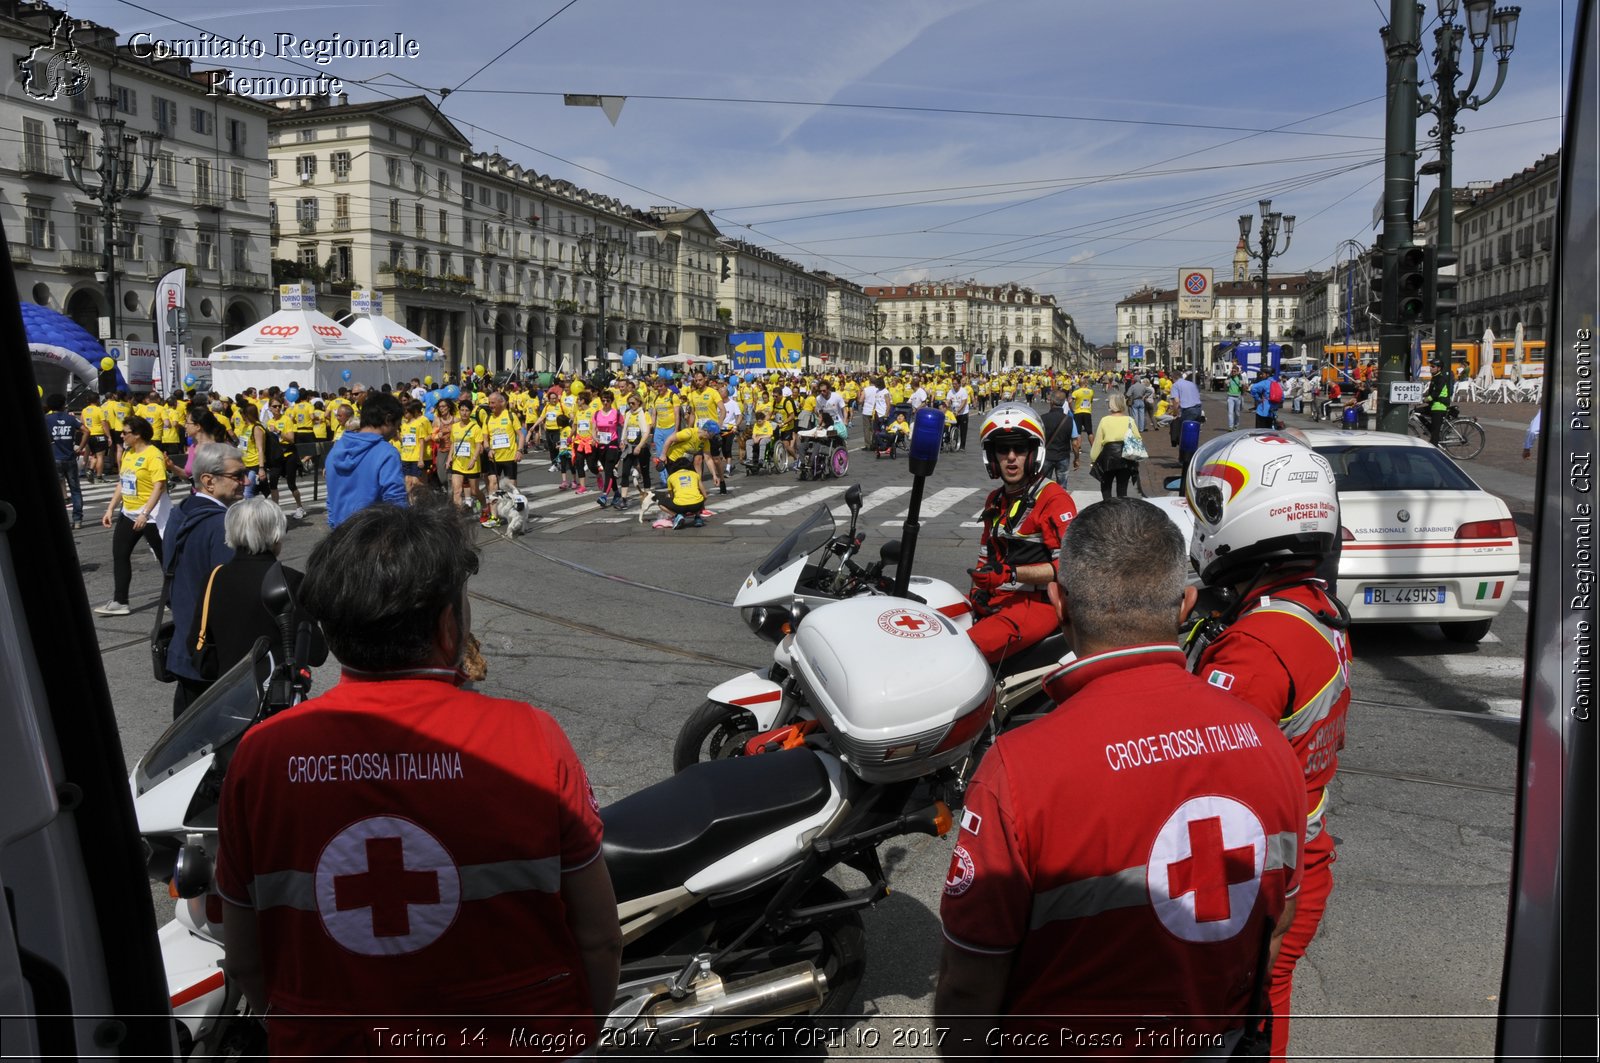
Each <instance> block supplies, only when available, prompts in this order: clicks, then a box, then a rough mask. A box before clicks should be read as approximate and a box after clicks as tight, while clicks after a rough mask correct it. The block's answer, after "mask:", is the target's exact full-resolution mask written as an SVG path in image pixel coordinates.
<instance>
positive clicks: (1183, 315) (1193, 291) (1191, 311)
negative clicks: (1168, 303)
mask: <svg viewBox="0 0 1600 1063" xmlns="http://www.w3.org/2000/svg"><path fill="white" fill-rule="evenodd" d="M1211 279H1212V278H1211V268H1210V267H1209V266H1193V267H1190V268H1189V269H1180V270H1179V271H1178V320H1180V321H1184V320H1197V321H1205V320H1207V319H1209V318H1210V317H1211V310H1212V302H1213V299H1212V289H1211Z"/></svg>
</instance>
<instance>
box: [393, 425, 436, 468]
mask: <svg viewBox="0 0 1600 1063" xmlns="http://www.w3.org/2000/svg"><path fill="white" fill-rule="evenodd" d="M432 433H433V425H431V424H429V423H428V419H427V418H426V417H413V418H411V419H410V420H406V421H401V422H400V435H399V436H398V437H397V438H398V440H399V443H400V460H401V461H409V462H419V461H422V460H423V459H424V455H426V453H427V450H428V439H429V438H430V437H431V435H432Z"/></svg>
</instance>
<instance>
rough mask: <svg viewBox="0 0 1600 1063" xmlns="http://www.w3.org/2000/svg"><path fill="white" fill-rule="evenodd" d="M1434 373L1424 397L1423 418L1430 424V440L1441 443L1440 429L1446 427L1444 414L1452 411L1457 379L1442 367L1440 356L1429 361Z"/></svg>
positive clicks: (1433, 442)
mask: <svg viewBox="0 0 1600 1063" xmlns="http://www.w3.org/2000/svg"><path fill="white" fill-rule="evenodd" d="M1428 364H1429V366H1431V367H1432V369H1433V375H1432V376H1430V377H1429V378H1428V393H1427V394H1426V395H1424V396H1423V397H1422V403H1423V406H1424V407H1425V410H1424V412H1423V415H1422V417H1423V420H1424V421H1426V422H1427V424H1428V442H1430V443H1432V444H1433V445H1434V446H1438V445H1439V431H1440V430H1441V429H1442V428H1444V415H1445V414H1447V413H1449V412H1450V399H1451V397H1452V396H1453V395H1454V393H1455V379H1454V378H1453V377H1452V376H1451V374H1450V372H1449V371H1448V370H1446V369H1444V368H1442V367H1441V366H1440V364H1439V359H1438V358H1433V359H1431V360H1430V361H1429V362H1428Z"/></svg>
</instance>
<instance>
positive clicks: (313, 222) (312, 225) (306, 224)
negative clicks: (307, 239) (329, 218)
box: [300, 218, 317, 234]
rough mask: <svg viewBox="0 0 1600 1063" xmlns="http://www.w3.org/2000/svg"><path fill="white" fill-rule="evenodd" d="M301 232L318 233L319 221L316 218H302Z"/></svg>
mask: <svg viewBox="0 0 1600 1063" xmlns="http://www.w3.org/2000/svg"><path fill="white" fill-rule="evenodd" d="M300 231H301V232H302V233H306V234H310V233H314V232H316V231H317V219H315V218H301V219H300Z"/></svg>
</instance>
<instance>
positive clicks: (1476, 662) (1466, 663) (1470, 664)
mask: <svg viewBox="0 0 1600 1063" xmlns="http://www.w3.org/2000/svg"><path fill="white" fill-rule="evenodd" d="M1438 660H1439V662H1440V663H1441V664H1443V665H1444V667H1445V671H1447V672H1452V673H1454V674H1455V675H1458V676H1463V677H1470V678H1475V679H1521V678H1522V658H1520V657H1483V656H1476V657H1471V656H1466V655H1456V656H1447V657H1440V658H1438Z"/></svg>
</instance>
